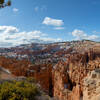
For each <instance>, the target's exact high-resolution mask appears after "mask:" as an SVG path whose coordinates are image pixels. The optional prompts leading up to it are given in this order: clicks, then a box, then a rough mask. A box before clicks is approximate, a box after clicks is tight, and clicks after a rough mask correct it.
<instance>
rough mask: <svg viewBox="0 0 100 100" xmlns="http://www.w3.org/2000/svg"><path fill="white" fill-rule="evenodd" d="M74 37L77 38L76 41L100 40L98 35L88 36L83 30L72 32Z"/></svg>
mask: <svg viewBox="0 0 100 100" xmlns="http://www.w3.org/2000/svg"><path fill="white" fill-rule="evenodd" d="M72 35H73V36H74V37H75V39H76V40H82V39H86V40H98V39H99V38H100V37H99V36H97V35H87V34H86V33H85V32H84V31H83V30H78V29H75V30H74V31H73V32H72Z"/></svg>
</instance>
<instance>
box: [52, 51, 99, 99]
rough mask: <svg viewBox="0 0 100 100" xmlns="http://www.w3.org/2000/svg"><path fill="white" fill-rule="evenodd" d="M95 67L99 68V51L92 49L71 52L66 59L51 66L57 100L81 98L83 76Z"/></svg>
mask: <svg viewBox="0 0 100 100" xmlns="http://www.w3.org/2000/svg"><path fill="white" fill-rule="evenodd" d="M97 68H100V53H99V51H98V52H94V51H93V50H90V51H89V52H85V53H83V54H72V55H70V57H69V58H68V59H67V61H65V62H63V61H62V62H59V63H58V64H56V66H55V67H54V68H53V73H54V96H55V97H57V98H58V99H59V100H83V96H84V94H83V91H84V78H85V77H87V74H88V73H89V72H91V71H92V70H95V69H97ZM84 100H85V99H84ZM86 100H92V99H86Z"/></svg>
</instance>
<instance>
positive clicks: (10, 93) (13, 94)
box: [0, 81, 39, 100]
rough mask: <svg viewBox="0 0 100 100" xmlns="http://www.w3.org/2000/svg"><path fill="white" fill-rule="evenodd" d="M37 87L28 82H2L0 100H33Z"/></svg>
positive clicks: (37, 92)
mask: <svg viewBox="0 0 100 100" xmlns="http://www.w3.org/2000/svg"><path fill="white" fill-rule="evenodd" d="M37 95H39V91H38V88H37V86H36V85H35V84H34V83H32V82H29V81H13V82H4V83H3V84H1V85H0V100H35V96H37Z"/></svg>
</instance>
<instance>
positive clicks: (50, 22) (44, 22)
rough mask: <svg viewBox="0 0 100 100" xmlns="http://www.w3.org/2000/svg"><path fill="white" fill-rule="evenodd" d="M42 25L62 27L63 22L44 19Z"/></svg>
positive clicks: (48, 18)
mask: <svg viewBox="0 0 100 100" xmlns="http://www.w3.org/2000/svg"><path fill="white" fill-rule="evenodd" d="M42 24H45V25H52V26H62V25H63V24H64V22H63V20H59V19H52V18H50V17H45V18H44V21H43V22H42Z"/></svg>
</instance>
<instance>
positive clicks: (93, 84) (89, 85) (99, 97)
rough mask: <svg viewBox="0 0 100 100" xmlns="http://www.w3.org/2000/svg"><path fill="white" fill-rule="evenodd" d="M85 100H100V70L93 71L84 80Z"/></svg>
mask: <svg viewBox="0 0 100 100" xmlns="http://www.w3.org/2000/svg"><path fill="white" fill-rule="evenodd" d="M83 100H100V69H95V70H93V71H91V72H90V73H88V75H87V77H86V78H85V79H84V89H83Z"/></svg>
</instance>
